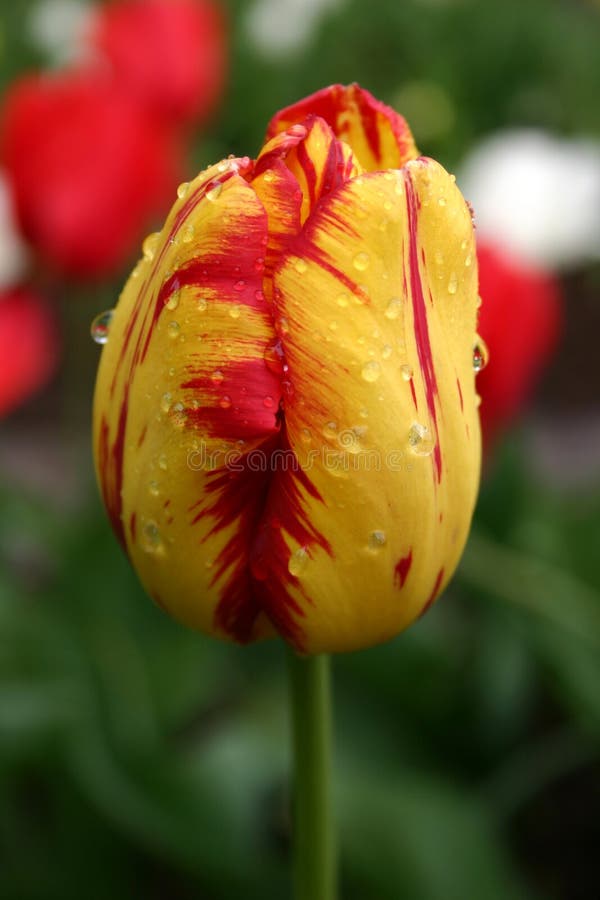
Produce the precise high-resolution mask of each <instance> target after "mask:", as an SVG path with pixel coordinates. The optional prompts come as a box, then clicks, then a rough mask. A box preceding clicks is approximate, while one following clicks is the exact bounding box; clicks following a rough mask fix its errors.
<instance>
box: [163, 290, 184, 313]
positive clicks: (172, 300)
mask: <svg viewBox="0 0 600 900" xmlns="http://www.w3.org/2000/svg"><path fill="white" fill-rule="evenodd" d="M180 297H181V291H180V290H179V288H178V289H177V290H174V291H173V293H172V294H170V295H169V297H168V298H167V302H166V303H165V306H166V307H167V309H177V307H178V306H179V298H180Z"/></svg>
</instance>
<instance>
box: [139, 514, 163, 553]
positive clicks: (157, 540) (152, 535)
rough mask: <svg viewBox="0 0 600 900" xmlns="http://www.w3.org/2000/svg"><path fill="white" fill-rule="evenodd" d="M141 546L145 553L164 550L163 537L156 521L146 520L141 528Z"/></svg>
mask: <svg viewBox="0 0 600 900" xmlns="http://www.w3.org/2000/svg"><path fill="white" fill-rule="evenodd" d="M142 546H143V548H144V550H145V551H146V553H160V552H164V549H165V547H164V544H163V539H162V537H161V533H160V531H159V530H158V525H157V524H156V522H152V521H151V520H148V521H147V522H146V523H145V525H144V527H143V529H142Z"/></svg>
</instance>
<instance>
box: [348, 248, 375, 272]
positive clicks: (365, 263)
mask: <svg viewBox="0 0 600 900" xmlns="http://www.w3.org/2000/svg"><path fill="white" fill-rule="evenodd" d="M370 262H371V259H370V257H369V254H368V253H357V254H356V256H355V257H354V259H353V260H352V263H353V265H354V268H355V269H357V271H359V272H364V271H365V270H366V269H368V267H369V263H370Z"/></svg>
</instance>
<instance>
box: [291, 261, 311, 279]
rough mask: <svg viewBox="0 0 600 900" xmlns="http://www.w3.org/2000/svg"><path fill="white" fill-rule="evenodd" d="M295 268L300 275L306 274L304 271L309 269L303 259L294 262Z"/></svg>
mask: <svg viewBox="0 0 600 900" xmlns="http://www.w3.org/2000/svg"><path fill="white" fill-rule="evenodd" d="M294 268H295V270H296V272H297V273H298V275H304V273H305V272H306V270H307V269H308V266H307V265H306V263H305V261H304V260H303V259H297V260H296V262H295V263H294Z"/></svg>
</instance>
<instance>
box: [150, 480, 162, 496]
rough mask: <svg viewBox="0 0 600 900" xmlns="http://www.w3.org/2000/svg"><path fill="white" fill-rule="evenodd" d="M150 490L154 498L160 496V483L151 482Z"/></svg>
mask: <svg viewBox="0 0 600 900" xmlns="http://www.w3.org/2000/svg"><path fill="white" fill-rule="evenodd" d="M148 490H149V491H150V493H151V494H152V496H153V497H158V495H159V494H160V485H159V483H158V481H151V482H150V484H149V485H148Z"/></svg>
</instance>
